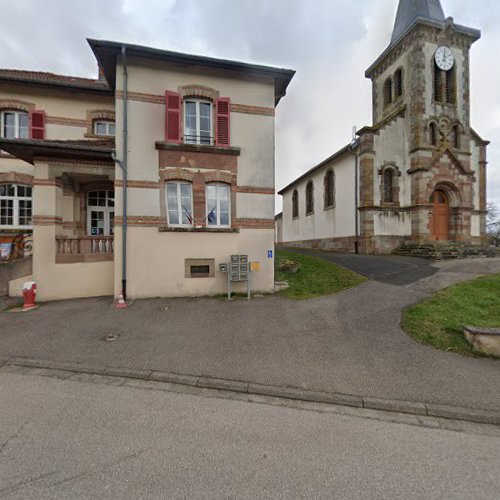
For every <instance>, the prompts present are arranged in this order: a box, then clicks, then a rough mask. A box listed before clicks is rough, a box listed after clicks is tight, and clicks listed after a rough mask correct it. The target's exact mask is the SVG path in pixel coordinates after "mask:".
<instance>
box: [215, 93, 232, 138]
mask: <svg viewBox="0 0 500 500" xmlns="http://www.w3.org/2000/svg"><path fill="white" fill-rule="evenodd" d="M215 112H216V120H215V124H216V125H215V145H216V146H222V147H229V145H230V116H231V100H230V99H229V98H228V97H221V98H219V99H217V100H216V101H215Z"/></svg>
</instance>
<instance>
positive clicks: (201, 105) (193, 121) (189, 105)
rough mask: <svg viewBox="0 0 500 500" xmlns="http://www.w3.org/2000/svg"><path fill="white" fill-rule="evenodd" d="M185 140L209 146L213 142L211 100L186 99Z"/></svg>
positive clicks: (187, 142)
mask: <svg viewBox="0 0 500 500" xmlns="http://www.w3.org/2000/svg"><path fill="white" fill-rule="evenodd" d="M184 142H185V143H186V144H205V145H208V146H209V145H211V144H212V143H213V136H212V103H211V102H209V101H201V100H195V99H187V100H185V101H184Z"/></svg>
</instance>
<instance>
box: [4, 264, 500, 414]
mask: <svg viewBox="0 0 500 500" xmlns="http://www.w3.org/2000/svg"><path fill="white" fill-rule="evenodd" d="M485 272H500V260H498V259H496V260H495V261H493V260H489V261H465V262H464V263H463V265H460V263H457V262H455V263H452V264H447V263H444V264H442V265H440V270H439V271H438V272H437V273H435V274H434V275H433V276H429V277H426V278H424V279H422V280H419V281H416V282H415V283H413V284H409V285H405V286H395V285H393V284H388V283H381V282H376V281H371V282H367V283H365V284H363V285H361V286H359V287H357V288H354V289H350V290H347V291H345V292H342V293H340V294H337V295H333V296H328V297H322V298H318V299H314V300H309V301H289V300H286V299H282V298H280V297H270V298H261V299H254V300H252V301H250V302H247V301H244V300H241V301H240V300H237V301H233V302H227V301H224V300H219V299H154V300H141V301H136V302H135V303H134V304H133V305H132V306H131V307H130V308H129V309H126V310H116V309H114V308H113V307H112V306H111V300H110V299H109V298H102V299H86V300H74V301H63V302H53V303H49V304H47V305H44V306H43V307H41V308H40V309H38V310H36V311H32V312H30V313H26V314H7V313H0V325H1V328H0V358H4V359H5V358H9V357H28V358H34V359H41V360H48V361H58V362H77V363H85V364H87V365H95V366H101V367H102V366H105V367H116V368H120V367H121V368H123V367H124V368H127V369H138V370H146V371H160V372H168V373H174V374H186V375H191V376H194V377H210V378H216V379H226V380H232V381H241V382H244V383H251V384H261V385H267V386H274V387H280V386H281V387H295V388H298V389H302V390H310V391H320V392H326V393H335V394H345V395H353V396H356V397H362V398H381V399H389V400H401V401H410V402H416V403H423V404H440V405H451V406H458V407H465V408H475V409H478V410H490V411H491V410H492V411H496V412H499V411H500V362H498V361H495V360H489V359H474V358H466V357H462V356H459V355H456V354H453V353H447V352H443V351H438V350H435V349H432V348H431V347H428V346H424V345H420V344H418V343H416V342H414V341H413V340H412V339H411V338H409V337H408V336H407V335H406V334H405V333H404V332H402V330H401V329H400V326H399V323H400V320H401V310H402V309H403V308H404V307H406V306H408V305H410V304H412V303H415V302H417V301H419V300H421V299H422V298H424V297H425V296H427V294H428V293H429V292H430V291H431V290H432V289H435V288H436V287H441V286H446V285H447V284H448V283H450V282H454V281H457V280H464V279H472V278H473V277H474V276H476V275H477V274H481V273H485ZM164 307H168V309H167V310H166V311H163V308H164ZM110 333H114V334H118V335H119V339H118V340H117V341H115V342H106V341H104V340H103V339H104V338H105V337H106V335H108V334H110Z"/></svg>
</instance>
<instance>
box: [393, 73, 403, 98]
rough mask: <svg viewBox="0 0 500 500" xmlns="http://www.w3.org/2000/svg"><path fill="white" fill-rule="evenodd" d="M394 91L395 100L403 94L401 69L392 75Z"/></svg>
mask: <svg viewBox="0 0 500 500" xmlns="http://www.w3.org/2000/svg"><path fill="white" fill-rule="evenodd" d="M394 89H395V92H396V98H398V97H401V96H402V95H403V92H404V84H403V69H402V68H399V69H398V70H397V71H396V73H394Z"/></svg>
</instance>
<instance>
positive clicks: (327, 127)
mask: <svg viewBox="0 0 500 500" xmlns="http://www.w3.org/2000/svg"><path fill="white" fill-rule="evenodd" d="M397 3H398V0H349V1H345V0H142V1H140V0H71V1H68V0H15V1H12V0H0V7H1V12H2V21H3V22H2V30H1V32H0V67H7V68H23V69H36V70H46V71H54V72H61V73H65V74H74V75H81V76H95V74H96V71H97V70H96V63H95V59H94V57H93V55H92V53H91V51H90V49H89V47H88V45H87V43H86V41H85V38H86V37H95V38H103V39H110V40H118V41H126V42H131V43H139V44H143V45H151V46H154V47H159V48H165V49H171V50H179V51H182V52H191V53H197V54H203V55H209V56H214V57H224V58H231V59H237V60H243V61H248V62H258V63H267V64H272V65H277V66H280V67H289V68H293V69H295V70H296V71H297V75H296V77H295V78H294V80H293V82H292V84H291V86H290V88H289V91H288V95H287V97H285V99H284V100H283V101H282V102H281V103H280V105H279V107H278V112H277V150H276V160H277V163H276V167H277V176H276V186H277V188H281V187H283V186H284V185H286V184H287V183H288V182H290V181H291V180H293V179H294V178H295V177H297V176H298V175H299V174H301V173H303V172H304V171H305V170H307V169H308V168H310V167H312V166H314V165H315V164H316V163H318V162H320V161H321V160H323V159H324V158H326V157H327V156H329V155H331V154H332V153H333V152H335V151H336V150H337V149H338V148H339V147H341V146H343V145H345V144H347V143H348V142H349V141H350V139H351V133H352V132H351V131H352V127H353V125H357V126H358V128H361V127H362V126H364V125H369V124H371V88H370V87H371V85H370V82H369V80H367V79H365V78H364V71H365V69H366V68H367V67H368V66H369V65H370V64H371V63H372V62H373V61H374V60H375V59H376V57H377V56H378V55H379V54H380V53H381V52H382V50H383V49H384V48H385V47H386V46H387V44H388V42H389V40H390V36H391V31H392V25H393V23H394V18H395V13H396V8H397ZM442 5H443V8H444V10H445V14H446V15H447V16H453V17H454V18H455V20H456V21H457V22H459V23H461V24H465V25H467V26H471V27H475V28H480V29H481V30H482V33H483V37H482V39H481V40H479V41H478V42H477V43H476V44H475V45H474V46H473V49H472V57H471V64H472V68H471V83H472V96H471V97H472V115H471V120H472V121H471V123H472V126H473V127H474V128H475V130H476V131H477V132H478V133H479V134H480V135H481V136H483V137H484V138H486V139H488V140H491V141H492V144H491V145H490V148H489V183H488V186H489V198H490V199H491V200H493V201H496V202H497V203H500V91H499V90H498V83H497V82H498V80H499V79H500V70H499V69H498V68H497V67H496V64H495V63H496V61H497V57H498V48H499V47H500V30H499V29H498V28H499V24H500V2H498V0H475V1H473V2H472V1H470V0H442ZM280 206H281V200H277V208H278V209H280Z"/></svg>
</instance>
